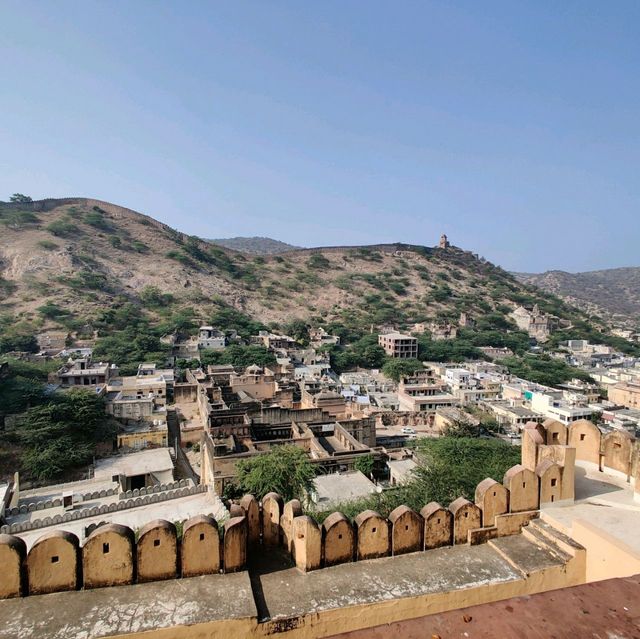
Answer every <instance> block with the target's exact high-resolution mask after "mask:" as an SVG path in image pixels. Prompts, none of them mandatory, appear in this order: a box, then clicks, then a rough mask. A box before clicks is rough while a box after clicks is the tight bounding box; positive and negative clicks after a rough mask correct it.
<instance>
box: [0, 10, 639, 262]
mask: <svg viewBox="0 0 640 639" xmlns="http://www.w3.org/2000/svg"><path fill="white" fill-rule="evenodd" d="M0 65H1V66H0V68H1V69H2V73H1V74H0V79H1V85H0V199H8V196H9V195H10V194H11V193H13V192H15V191H19V192H23V193H27V194H29V195H31V196H32V197H34V198H42V197H63V196H74V195H78V196H89V197H96V198H100V199H104V200H108V201H111V202H114V203H117V204H121V205H124V206H128V207H130V208H133V209H136V210H138V211H141V212H144V213H148V214H150V215H152V216H154V217H156V218H158V219H160V220H163V221H165V222H167V223H169V224H171V225H172V226H174V227H177V228H179V229H181V230H183V231H186V232H189V233H193V234H197V235H200V236H203V237H228V236H232V235H268V236H271V237H275V238H278V239H281V240H284V241H287V242H291V243H293V244H299V245H304V246H312V245H328V244H367V243H373V242H391V241H405V242H414V243H421V244H426V245H432V244H435V243H436V242H437V240H438V237H439V235H440V233H441V232H443V231H444V232H446V233H448V235H449V237H450V239H451V240H452V242H453V243H454V244H456V245H458V246H461V247H463V248H467V249H471V250H473V251H475V252H478V253H480V254H481V255H484V256H486V257H487V258H489V259H491V260H493V261H495V262H497V263H498V264H501V265H502V266H504V267H506V268H509V269H517V270H523V271H537V270H544V269H550V268H562V269H566V270H573V271H576V270H589V269H596V268H605V267H614V266H632V265H633V266H640V254H639V251H638V247H639V246H640V206H639V204H640V2H638V1H636V0H634V1H625V0H616V1H615V2H602V1H599V2H589V1H586V0H579V1H568V0H563V1H562V2H555V1H554V2H551V1H541V0H536V1H532V2H513V1H505V2H489V1H487V2H478V1H476V0H473V1H469V2H456V3H453V2H427V1H420V2H404V1H400V2H392V1H391V0H389V1H388V2H372V1H370V0H366V1H365V0H358V1H355V0H352V1H350V0H342V1H340V2H334V1H331V0H328V1H327V0H323V1H322V2H305V1H296V2H268V1H261V2H242V1H233V2H231V1H229V2H197V1H194V0H189V1H188V2H178V1H177V0H176V1H175V2H164V1H153V2H144V1H142V0H135V2H125V1H124V0H114V1H109V2H106V1H105V2H91V1H89V0H77V1H74V2H71V1H66V0H61V1H58V2H30V1H25V0H20V1H19V2H17V1H15V2H14V1H13V0H3V1H2V2H1V3H0Z"/></svg>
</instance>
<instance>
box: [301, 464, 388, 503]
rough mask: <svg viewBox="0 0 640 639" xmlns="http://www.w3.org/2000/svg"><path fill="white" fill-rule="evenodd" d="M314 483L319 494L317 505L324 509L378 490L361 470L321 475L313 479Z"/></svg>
mask: <svg viewBox="0 0 640 639" xmlns="http://www.w3.org/2000/svg"><path fill="white" fill-rule="evenodd" d="M313 485H314V488H315V491H316V494H317V496H318V501H317V506H318V508H322V509H325V508H331V507H333V506H337V505H338V504H339V503H341V502H342V503H343V502H346V501H352V500H354V499H360V498H361V497H368V496H369V495H372V494H373V493H375V492H376V485H375V484H374V483H373V482H372V481H371V480H370V479H368V478H367V477H366V476H365V475H364V474H363V473H361V472H360V471H359V470H354V471H352V472H349V473H330V474H328V475H319V476H318V477H316V478H315V479H314V480H313Z"/></svg>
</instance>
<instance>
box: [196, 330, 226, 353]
mask: <svg viewBox="0 0 640 639" xmlns="http://www.w3.org/2000/svg"><path fill="white" fill-rule="evenodd" d="M226 345H227V338H226V337H225V334H224V333H223V332H222V331H219V330H218V329H216V328H213V326H201V327H200V329H199V331H198V348H201V349H203V348H212V349H217V350H220V349H223V348H225V346H226Z"/></svg>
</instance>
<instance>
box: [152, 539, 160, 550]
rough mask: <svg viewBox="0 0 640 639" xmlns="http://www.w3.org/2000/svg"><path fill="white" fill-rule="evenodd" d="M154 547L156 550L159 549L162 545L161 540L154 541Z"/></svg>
mask: <svg viewBox="0 0 640 639" xmlns="http://www.w3.org/2000/svg"><path fill="white" fill-rule="evenodd" d="M153 545H154V547H155V548H157V547H158V546H159V545H160V540H159V539H154V540H153Z"/></svg>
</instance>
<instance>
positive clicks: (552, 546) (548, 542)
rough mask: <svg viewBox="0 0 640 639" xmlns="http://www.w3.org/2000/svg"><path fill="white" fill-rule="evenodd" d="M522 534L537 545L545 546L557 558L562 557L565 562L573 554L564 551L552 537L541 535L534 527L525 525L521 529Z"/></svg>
mask: <svg viewBox="0 0 640 639" xmlns="http://www.w3.org/2000/svg"><path fill="white" fill-rule="evenodd" d="M522 534H523V535H524V536H525V537H526V538H527V539H528V540H529V541H532V542H533V543H534V544H538V546H542V547H543V548H546V549H547V550H549V551H550V552H551V553H553V554H554V555H555V556H556V557H558V558H559V559H562V561H564V562H565V563H566V562H568V561H570V560H571V558H572V557H573V555H571V554H569V553H567V552H565V551H564V550H563V549H562V548H561V547H560V546H558V544H556V543H555V542H554V541H553V540H552V539H550V538H549V537H548V536H546V535H543V534H542V533H541V532H540V531H539V530H537V529H536V528H535V527H531V526H527V528H524V529H523V530H522Z"/></svg>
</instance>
